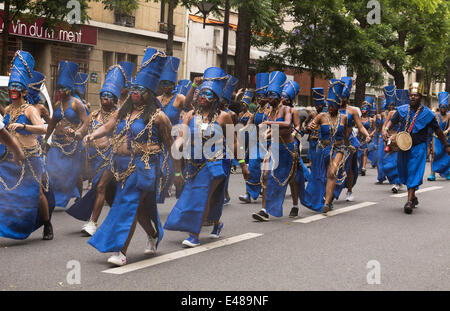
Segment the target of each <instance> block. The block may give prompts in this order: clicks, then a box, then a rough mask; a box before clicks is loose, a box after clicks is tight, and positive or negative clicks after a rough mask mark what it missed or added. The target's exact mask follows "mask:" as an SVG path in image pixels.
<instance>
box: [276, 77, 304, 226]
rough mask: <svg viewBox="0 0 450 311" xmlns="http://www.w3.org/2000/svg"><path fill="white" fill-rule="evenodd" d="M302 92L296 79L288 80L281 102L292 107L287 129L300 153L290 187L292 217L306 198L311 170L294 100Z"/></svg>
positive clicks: (290, 215)
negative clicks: (307, 162)
mask: <svg viewBox="0 0 450 311" xmlns="http://www.w3.org/2000/svg"><path fill="white" fill-rule="evenodd" d="M299 92H300V86H299V85H298V83H297V82H295V81H288V82H287V83H286V84H285V85H284V87H283V92H282V95H281V104H282V105H284V106H288V107H290V111H291V114H292V126H291V129H286V130H285V131H291V135H292V136H293V137H294V142H295V149H296V150H297V153H298V155H299V156H298V162H297V168H296V174H295V179H291V181H290V183H289V188H290V189H291V195H292V208H291V211H290V213H289V217H290V218H295V217H297V216H298V210H299V209H298V199H299V198H300V201H302V202H303V201H304V199H305V180H306V179H307V177H308V175H309V171H308V169H307V168H306V166H305V164H304V163H303V160H302V158H301V157H300V154H301V138H302V137H303V135H304V133H303V131H302V126H303V124H301V120H300V115H299V113H298V111H297V110H296V109H295V108H294V105H293V102H294V100H295V99H296V97H297V95H298V93H299ZM302 204H304V203H302Z"/></svg>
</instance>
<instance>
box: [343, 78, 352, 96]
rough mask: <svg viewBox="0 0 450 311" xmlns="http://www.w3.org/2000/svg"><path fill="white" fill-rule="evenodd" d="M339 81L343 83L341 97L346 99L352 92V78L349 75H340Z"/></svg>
mask: <svg viewBox="0 0 450 311" xmlns="http://www.w3.org/2000/svg"><path fill="white" fill-rule="evenodd" d="M341 81H342V83H344V85H343V86H344V89H343V91H342V98H343V99H348V98H349V97H350V94H351V92H352V87H353V80H352V78H351V77H342V78H341Z"/></svg>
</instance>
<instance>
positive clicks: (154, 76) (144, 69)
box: [134, 48, 167, 94]
mask: <svg viewBox="0 0 450 311" xmlns="http://www.w3.org/2000/svg"><path fill="white" fill-rule="evenodd" d="M166 63H167V57H166V54H165V53H164V52H161V51H158V50H156V49H154V48H147V49H146V50H145V55H144V59H143V60H142V64H141V66H140V67H139V70H138V73H137V75H136V81H135V83H134V84H136V85H140V86H143V87H145V88H147V89H149V90H150V91H152V92H153V93H155V94H156V90H157V88H158V85H159V80H160V78H161V73H162V71H163V70H164V67H165V66H166Z"/></svg>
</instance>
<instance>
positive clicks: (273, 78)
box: [267, 71, 287, 97]
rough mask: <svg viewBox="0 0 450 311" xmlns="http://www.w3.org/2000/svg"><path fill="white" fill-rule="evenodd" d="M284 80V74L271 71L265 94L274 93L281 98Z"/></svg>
mask: <svg viewBox="0 0 450 311" xmlns="http://www.w3.org/2000/svg"><path fill="white" fill-rule="evenodd" d="M286 79H287V77H286V75H285V74H284V72H281V71H272V72H271V73H270V76H269V86H268V87H267V94H269V92H275V93H277V94H278V95H280V97H281V93H282V92H283V87H284V83H285V82H286Z"/></svg>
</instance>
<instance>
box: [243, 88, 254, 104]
mask: <svg viewBox="0 0 450 311" xmlns="http://www.w3.org/2000/svg"><path fill="white" fill-rule="evenodd" d="M252 99H253V92H252V91H251V90H249V89H246V90H245V92H244V96H243V97H242V102H243V103H244V104H246V105H247V106H250V104H251V103H252Z"/></svg>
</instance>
